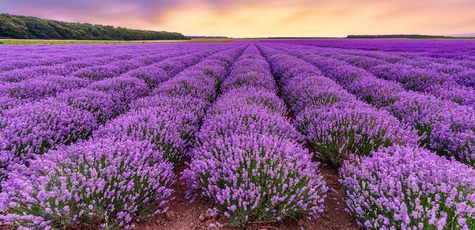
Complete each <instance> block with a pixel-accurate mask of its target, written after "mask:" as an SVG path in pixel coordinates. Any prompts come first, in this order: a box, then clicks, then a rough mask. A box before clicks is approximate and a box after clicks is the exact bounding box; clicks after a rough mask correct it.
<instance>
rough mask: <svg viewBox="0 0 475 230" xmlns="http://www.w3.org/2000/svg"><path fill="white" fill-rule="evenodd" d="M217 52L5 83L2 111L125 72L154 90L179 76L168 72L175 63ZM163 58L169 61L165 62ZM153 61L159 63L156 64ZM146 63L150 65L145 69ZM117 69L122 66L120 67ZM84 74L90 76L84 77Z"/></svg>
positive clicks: (177, 54) (151, 58)
mask: <svg viewBox="0 0 475 230" xmlns="http://www.w3.org/2000/svg"><path fill="white" fill-rule="evenodd" d="M214 49H215V48H213V49H210V51H204V49H202V50H201V51H198V52H195V53H194V54H193V51H188V52H186V53H183V52H170V53H169V54H162V55H161V56H160V58H157V56H148V55H145V56H144V57H146V58H149V59H146V62H145V59H144V60H143V61H135V60H131V61H129V60H125V61H115V62H113V63H111V65H108V66H100V65H99V66H94V67H92V68H85V69H83V70H85V71H83V72H82V73H83V74H79V75H77V76H78V77H81V78H78V77H62V76H56V75H47V76H40V77H36V78H33V79H27V80H24V81H21V82H15V83H5V84H4V85H2V86H0V100H2V101H4V103H3V104H2V108H1V110H5V109H8V108H12V107H14V106H16V105H21V104H25V103H27V102H33V101H37V100H39V99H42V98H44V97H54V96H56V95H57V94H59V93H61V92H63V91H68V90H74V91H73V92H67V93H66V94H68V95H71V94H75V93H76V91H75V89H79V88H83V87H85V86H87V85H89V84H91V83H92V82H94V81H95V80H101V79H105V78H113V77H117V76H119V74H121V73H124V74H123V75H126V76H134V77H135V76H137V77H138V78H141V79H143V80H144V81H145V82H146V83H147V85H148V86H149V87H154V86H155V85H156V84H157V83H158V82H159V81H157V79H155V78H158V80H160V78H161V77H162V75H166V76H167V77H168V76H169V75H173V74H176V73H175V72H174V73H172V72H170V71H169V69H171V68H173V67H176V66H174V65H176V64H175V63H180V64H181V67H180V68H182V67H183V65H186V64H187V62H192V63H193V62H195V63H196V58H199V57H201V56H202V55H206V54H207V52H215V51H213V50H214ZM162 58H166V59H164V60H162ZM165 60H166V61H165ZM183 60H186V61H183ZM154 62H158V63H156V64H153V63H154ZM114 63H115V64H114ZM131 63H132V65H131ZM144 64H151V65H148V66H143V65H144ZM118 66H121V68H119V67H118ZM141 66H143V67H141ZM114 68H115V69H117V71H114ZM144 68H146V69H144ZM180 68H175V69H180ZM131 69H135V70H133V72H131V74H127V72H126V71H129V70H131ZM148 69H153V70H154V71H155V72H152V73H149V74H141V73H143V72H146V71H147V70H148ZM164 69H168V71H165V70H164ZM158 71H161V72H163V74H159V73H158ZM84 73H88V74H86V75H84ZM109 81H110V80H109ZM154 81H155V82H154ZM1 110H0V111H1Z"/></svg>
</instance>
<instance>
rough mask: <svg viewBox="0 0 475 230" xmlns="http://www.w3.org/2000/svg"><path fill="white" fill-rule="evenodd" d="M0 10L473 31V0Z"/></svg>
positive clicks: (140, 24)
mask: <svg viewBox="0 0 475 230" xmlns="http://www.w3.org/2000/svg"><path fill="white" fill-rule="evenodd" d="M0 12H1V13H9V14H15V15H29V16H36V17H40V18H47V19H55V20H62V21H68V22H88V23H92V24H103V25H113V26H122V27H127V28H135V29H149V30H165V31H174V32H180V33H183V34H184V35H216V36H218V35H221V36H230V37H268V36H346V35H348V34H431V35H462V36H463V35H465V36H475V1H474V0H313V1H312V0H287V1H285V0H200V1H192V0H115V1H113V0H79V1H76V0H0Z"/></svg>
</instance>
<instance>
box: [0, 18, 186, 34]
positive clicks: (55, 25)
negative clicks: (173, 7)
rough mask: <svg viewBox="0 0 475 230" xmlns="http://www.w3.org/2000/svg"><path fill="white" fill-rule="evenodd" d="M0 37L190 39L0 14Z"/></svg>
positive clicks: (160, 32)
mask: <svg viewBox="0 0 475 230" xmlns="http://www.w3.org/2000/svg"><path fill="white" fill-rule="evenodd" d="M0 37H3V38H32V39H78V40H83V39H87V40H165V39H180V40H181V39H183V40H186V39H189V38H188V37H185V36H184V35H183V34H180V33H174V32H165V31H151V30H136V29H127V28H122V27H117V28H116V27H113V26H102V25H92V24H89V23H68V22H62V21H55V20H46V19H41V18H36V17H28V16H16V15H9V14H0Z"/></svg>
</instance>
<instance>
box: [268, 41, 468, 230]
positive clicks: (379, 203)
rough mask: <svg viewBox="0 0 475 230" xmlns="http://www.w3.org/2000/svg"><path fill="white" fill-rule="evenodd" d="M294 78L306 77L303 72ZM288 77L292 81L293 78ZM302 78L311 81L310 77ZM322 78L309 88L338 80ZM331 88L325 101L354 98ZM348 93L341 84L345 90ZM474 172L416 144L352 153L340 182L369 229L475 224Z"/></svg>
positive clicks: (350, 206) (351, 209)
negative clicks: (365, 153) (474, 218)
mask: <svg viewBox="0 0 475 230" xmlns="http://www.w3.org/2000/svg"><path fill="white" fill-rule="evenodd" d="M294 48H295V47H294ZM264 49H266V47H264ZM267 49H268V48H267ZM276 59H278V58H276ZM282 59H284V58H282ZM285 64H286V65H288V66H289V69H291V67H292V66H295V64H294V65H292V62H290V61H286V63H284V65H285ZM332 67H333V68H336V67H335V66H332ZM338 68H342V67H341V66H339V67H338ZM308 69H311V68H310V67H309V68H308ZM308 75H310V76H309V77H308V78H315V77H314V76H315V75H317V76H318V72H317V71H315V72H313V73H312V72H310V73H308ZM312 75H313V76H312ZM317 78H318V77H317ZM295 79H296V80H297V81H299V80H300V81H301V79H299V78H298V76H297V77H295ZM366 80H367V81H369V79H366ZM289 82H290V83H289V84H291V82H292V80H290V81H289ZM302 83H303V84H304V85H305V84H309V85H310V83H309V82H304V81H302ZM321 83H324V84H320V85H318V86H312V85H310V86H309V88H324V87H325V88H326V87H328V89H330V88H334V85H335V83H334V82H332V81H329V80H326V81H325V80H322V81H321ZM310 92H311V90H310ZM328 92H331V93H334V94H326V95H325V97H321V98H323V100H320V101H321V102H323V103H321V104H325V103H328V104H331V103H335V104H334V106H335V105H336V106H338V107H339V104H340V103H341V102H343V101H347V100H348V98H352V96H342V97H337V96H336V95H338V94H337V93H336V92H337V90H336V89H333V90H329V91H328ZM344 93H345V92H344V91H343V90H341V89H340V95H344ZM328 95H331V96H328ZM290 98H292V97H290ZM302 98H305V97H302ZM325 99H326V100H325ZM340 99H341V100H340ZM338 101H339V102H338ZM305 104H307V103H305ZM296 106H297V107H298V103H296ZM356 106H357V107H364V106H362V105H356ZM350 111H351V109H350ZM321 115H322V114H321V113H320V114H319V116H321ZM474 173H475V170H474V169H473V168H471V167H469V166H467V165H464V164H462V163H460V162H458V161H454V160H451V161H449V160H447V159H446V158H444V157H439V156H437V155H436V154H435V153H433V152H429V151H427V150H425V149H422V148H419V147H415V146H414V145H408V146H406V147H403V146H399V145H393V146H391V147H387V148H379V149H378V150H377V151H372V152H370V153H369V156H363V157H356V155H350V157H349V160H347V161H345V162H344V164H343V166H342V167H341V169H340V174H341V176H342V177H343V179H342V180H341V183H342V184H343V185H345V187H346V188H347V196H348V198H347V199H346V203H347V206H348V210H347V211H348V212H351V213H352V214H353V215H354V216H355V217H356V218H357V220H358V223H359V224H360V225H362V226H363V227H365V228H368V229H471V228H473V227H474V226H475V222H474V220H473V214H474V210H475V205H474V197H475V196H474V191H475V190H474V188H475V181H474V180H473V178H474V175H475V174H474Z"/></svg>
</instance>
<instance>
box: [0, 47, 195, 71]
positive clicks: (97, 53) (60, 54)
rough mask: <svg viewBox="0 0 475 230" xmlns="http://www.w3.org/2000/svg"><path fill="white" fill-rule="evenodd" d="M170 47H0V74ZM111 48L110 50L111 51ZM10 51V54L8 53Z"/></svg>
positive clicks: (124, 55)
mask: <svg viewBox="0 0 475 230" xmlns="http://www.w3.org/2000/svg"><path fill="white" fill-rule="evenodd" d="M174 46H175V47H183V46H185V47H186V46H192V45H189V44H187V45H178V44H177V45H174ZM170 47H172V46H170V45H160V44H148V45H113V46H104V45H100V46H95V47H94V46H88V45H76V46H61V47H57V46H45V47H40V46H32V47H29V48H28V49H24V48H22V47H19V46H16V47H1V50H2V51H3V52H2V54H4V56H3V58H2V66H1V68H0V73H4V72H5V71H10V70H15V69H23V68H28V67H35V66H37V67H40V66H52V65H57V64H61V63H67V62H74V61H75V60H80V59H84V58H85V57H92V58H95V57H103V59H104V60H107V59H108V58H107V57H110V58H113V57H114V56H123V57H125V58H127V57H128V56H129V57H130V54H128V55H127V53H128V50H130V49H134V51H135V54H140V53H149V52H150V50H156V51H158V52H160V51H162V50H164V51H166V50H172V49H169V48H170ZM111 48H112V49H111ZM8 51H11V52H8Z"/></svg>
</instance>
